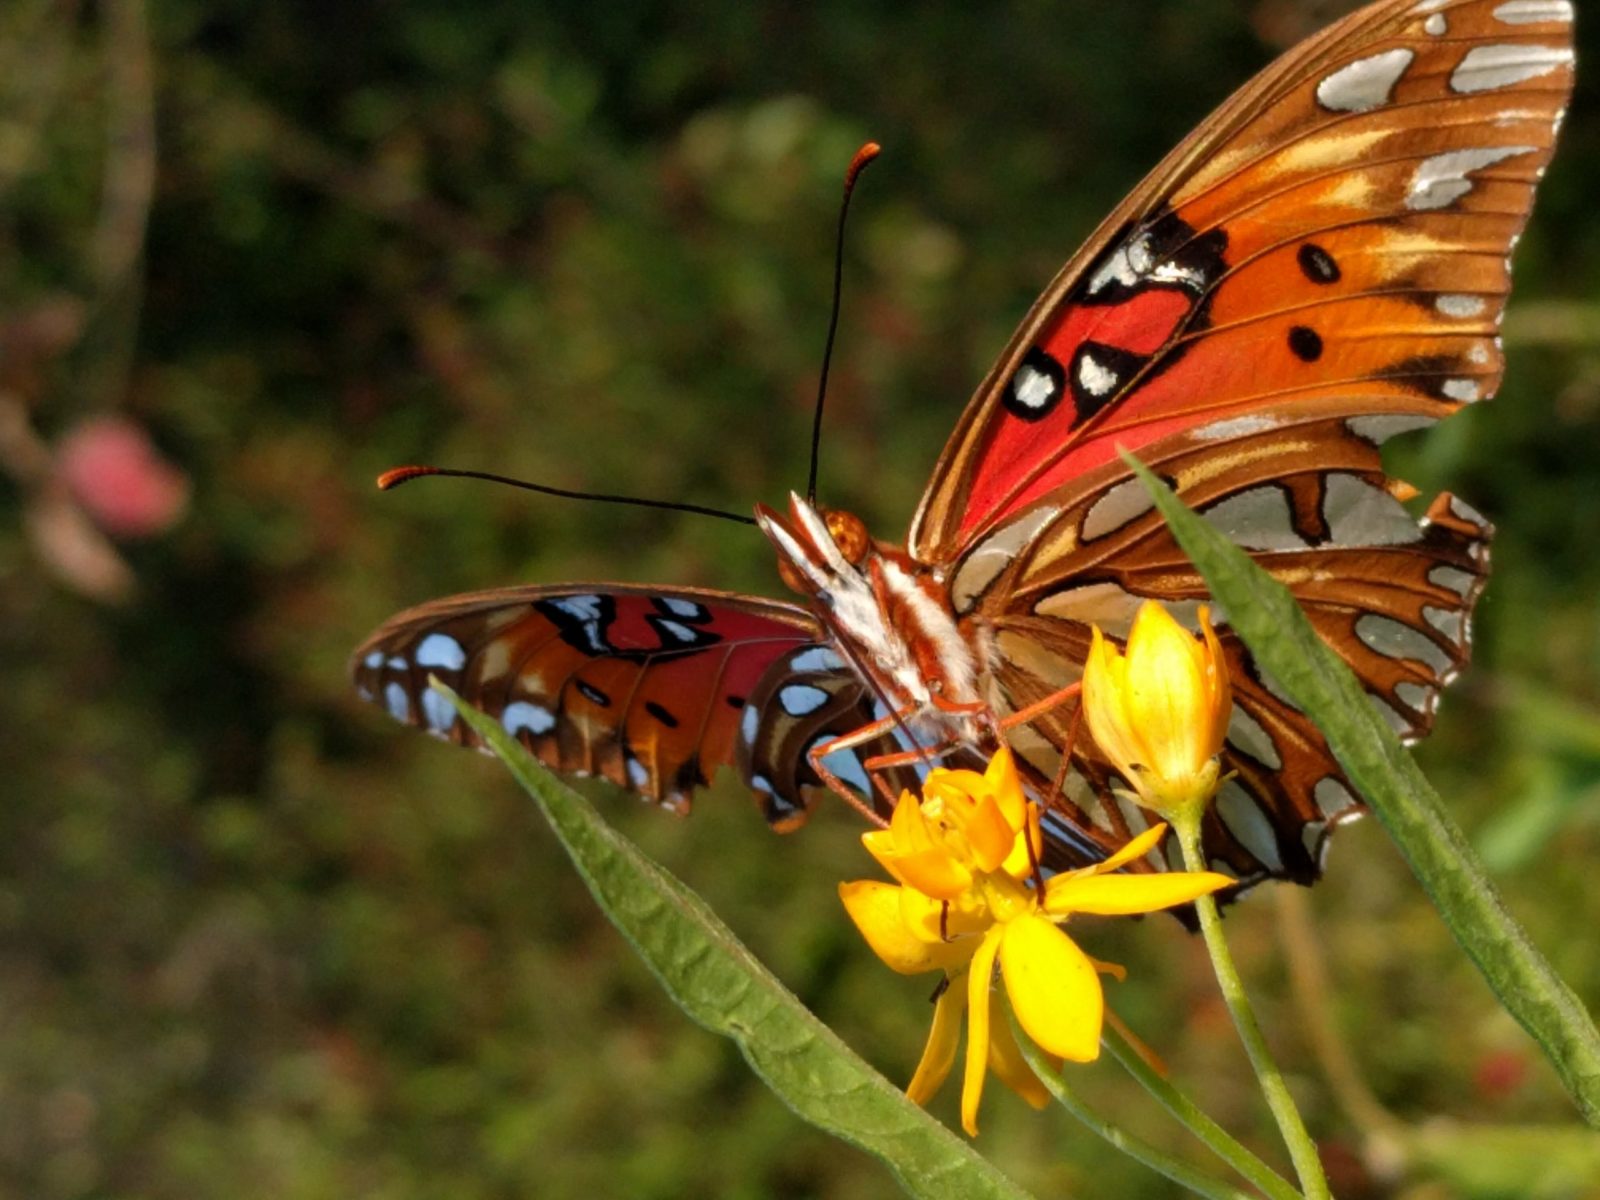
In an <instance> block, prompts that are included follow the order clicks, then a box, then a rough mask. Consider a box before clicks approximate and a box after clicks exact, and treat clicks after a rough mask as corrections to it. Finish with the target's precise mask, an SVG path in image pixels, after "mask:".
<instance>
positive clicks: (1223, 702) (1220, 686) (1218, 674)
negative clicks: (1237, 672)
mask: <svg viewBox="0 0 1600 1200" xmlns="http://www.w3.org/2000/svg"><path fill="white" fill-rule="evenodd" d="M1200 632H1201V634H1202V635H1203V636H1204V637H1205V640H1206V657H1207V658H1208V659H1209V665H1210V671H1209V672H1208V674H1207V677H1206V683H1207V686H1208V690H1209V692H1210V695H1209V697H1208V700H1209V707H1210V709H1211V731H1210V736H1209V737H1208V738H1207V739H1206V745H1207V747H1208V748H1209V749H1210V751H1211V754H1212V755H1217V754H1220V753H1222V743H1223V741H1224V740H1225V739H1226V738H1227V736H1228V719H1229V717H1231V716H1232V715H1233V689H1232V687H1231V686H1230V685H1229V682H1228V660H1227V659H1226V658H1224V657H1223V654H1222V644H1221V643H1220V642H1218V641H1217V631H1216V630H1214V629H1212V628H1211V610H1210V609H1209V608H1206V607H1205V606H1204V605H1202V606H1201V608H1200Z"/></svg>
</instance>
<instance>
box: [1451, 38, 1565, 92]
mask: <svg viewBox="0 0 1600 1200" xmlns="http://www.w3.org/2000/svg"><path fill="white" fill-rule="evenodd" d="M1571 62H1572V48H1571V47H1570V46H1529V45H1526V44H1523V43H1518V42H1509V43H1506V44H1505V45H1499V46H1474V47H1473V48H1472V49H1471V50H1468V51H1467V54H1466V57H1464V58H1463V59H1462V60H1461V65H1460V66H1458V67H1457V68H1456V69H1455V73H1454V74H1452V75H1451V76H1450V87H1451V90H1452V91H1456V92H1486V91H1489V90H1491V89H1493V88H1503V87H1510V86H1511V85H1512V84H1517V83H1525V82H1526V81H1528V80H1529V79H1537V78H1539V76H1541V75H1548V74H1550V72H1551V71H1554V70H1557V69H1559V68H1561V67H1565V66H1568V65H1569V64H1571Z"/></svg>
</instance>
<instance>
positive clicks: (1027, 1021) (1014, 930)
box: [1000, 916, 1105, 1062]
mask: <svg viewBox="0 0 1600 1200" xmlns="http://www.w3.org/2000/svg"><path fill="white" fill-rule="evenodd" d="M1003 928H1004V933H1003V935H1002V938H1001V942H1000V971H1001V974H1003V975H1004V976H1005V981H1006V994H1007V995H1008V996H1010V997H1011V1009H1012V1011H1013V1012H1015V1013H1016V1014H1017V1021H1018V1022H1019V1023H1020V1024H1021V1025H1022V1028H1023V1031H1024V1032H1026V1033H1027V1035H1028V1036H1029V1037H1030V1038H1032V1039H1033V1040H1034V1041H1036V1042H1038V1043H1039V1045H1040V1047H1041V1048H1043V1049H1044V1050H1046V1051H1048V1052H1049V1053H1051V1054H1055V1055H1059V1056H1060V1057H1062V1058H1064V1059H1067V1060H1068V1061H1070V1062H1093V1061H1094V1060H1095V1059H1096V1058H1098V1057H1099V1056H1100V1023H1101V1020H1102V1019H1103V1017H1104V1015H1105V997H1104V995H1103V994H1102V993H1101V991H1100V976H1099V975H1098V974H1097V973H1096V971H1095V969H1094V964H1093V963H1092V962H1090V961H1089V956H1088V955H1086V954H1085V953H1084V952H1083V951H1082V950H1080V949H1078V945H1077V943H1076V942H1074V941H1073V940H1072V939H1071V938H1069V937H1068V936H1067V935H1066V934H1064V933H1062V932H1061V930H1059V929H1058V928H1056V926H1055V925H1054V924H1053V923H1051V922H1050V921H1048V920H1046V919H1045V918H1044V917H1040V916H1026V917H1019V918H1018V919H1017V920H1014V921H1008V922H1007V923H1006V924H1005V926H1004V927H1003Z"/></svg>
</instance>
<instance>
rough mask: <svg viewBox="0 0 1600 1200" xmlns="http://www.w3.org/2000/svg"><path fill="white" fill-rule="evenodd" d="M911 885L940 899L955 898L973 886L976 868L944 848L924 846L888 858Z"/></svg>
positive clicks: (896, 874)
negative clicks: (914, 850)
mask: <svg viewBox="0 0 1600 1200" xmlns="http://www.w3.org/2000/svg"><path fill="white" fill-rule="evenodd" d="M883 865H884V866H885V867H887V868H888V869H889V873H890V874H891V875H893V876H894V877H895V878H896V879H898V880H900V882H901V883H903V884H905V885H906V886H907V887H912V888H915V889H916V890H917V891H919V892H921V893H923V894H924V895H926V896H932V897H933V898H934V899H936V900H954V899H955V898H956V897H957V896H959V895H961V893H962V892H964V891H966V890H967V889H968V888H969V887H971V886H972V872H971V871H969V870H968V869H967V868H966V867H965V866H963V865H962V864H961V863H959V862H957V861H956V860H955V859H954V858H952V857H951V856H950V855H949V854H947V853H946V852H945V851H943V850H923V851H919V852H918V853H916V854H905V855H901V856H900V857H898V858H893V859H890V860H887V861H884V863H883Z"/></svg>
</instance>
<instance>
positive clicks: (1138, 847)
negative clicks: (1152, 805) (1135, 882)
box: [1082, 822, 1167, 875]
mask: <svg viewBox="0 0 1600 1200" xmlns="http://www.w3.org/2000/svg"><path fill="white" fill-rule="evenodd" d="M1166 832H1167V826H1166V823H1165V822H1163V823H1161V824H1158V825H1152V826H1151V827H1150V828H1149V829H1146V830H1145V831H1144V832H1143V833H1141V834H1140V835H1139V836H1138V837H1136V838H1133V839H1132V840H1131V841H1129V842H1128V844H1127V845H1126V846H1124V847H1123V848H1122V849H1121V850H1118V851H1117V852H1116V853H1115V854H1113V855H1112V856H1111V857H1110V858H1108V859H1106V860H1105V861H1104V862H1098V863H1095V864H1094V865H1093V866H1092V867H1089V868H1087V869H1086V870H1084V871H1083V872H1082V874H1086V875H1103V874H1105V873H1106V872H1107V871H1115V870H1116V869H1117V868H1118V867H1121V866H1124V865H1126V864H1128V863H1131V862H1135V861H1137V860H1138V859H1141V858H1143V857H1144V856H1145V855H1146V854H1149V853H1150V851H1152V850H1154V849H1155V848H1156V847H1157V846H1158V845H1160V844H1161V839H1162V837H1164V836H1165V835H1166Z"/></svg>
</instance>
